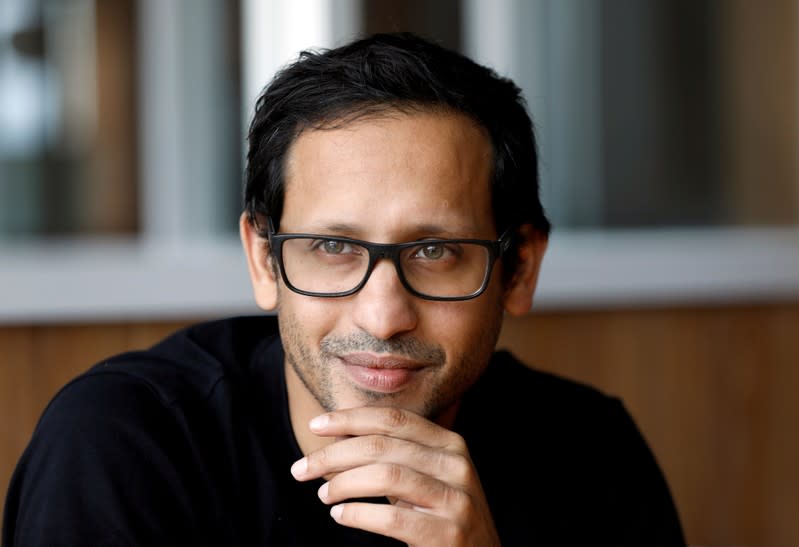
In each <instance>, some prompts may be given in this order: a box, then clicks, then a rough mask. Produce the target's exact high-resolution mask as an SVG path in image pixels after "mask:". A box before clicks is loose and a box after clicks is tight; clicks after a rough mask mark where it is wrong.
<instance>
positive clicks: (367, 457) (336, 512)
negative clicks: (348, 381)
mask: <svg viewBox="0 0 799 547" xmlns="http://www.w3.org/2000/svg"><path fill="white" fill-rule="evenodd" d="M310 428H311V431H313V432H314V433H316V434H317V435H320V436H331V437H339V438H341V440H337V441H336V442H334V443H332V444H330V445H328V446H326V447H324V448H322V449H320V450H317V451H315V452H312V453H310V454H308V456H306V457H305V458H302V459H301V460H299V461H297V462H296V463H295V464H294V465H293V466H292V468H291V472H292V474H293V475H294V477H295V478H296V479H297V480H301V481H306V480H311V479H316V478H319V477H323V476H331V475H332V478H330V480H329V481H328V482H326V483H325V484H323V485H322V487H321V488H320V489H319V498H320V499H321V500H322V501H323V502H324V503H326V504H337V505H333V507H332V508H331V510H330V514H331V515H332V517H333V518H334V519H335V520H336V521H337V522H338V523H340V524H343V525H344V526H350V527H353V528H361V529H363V530H368V531H371V532H375V533H378V534H382V535H384V536H389V537H392V538H395V539H398V540H400V541H404V542H405V543H407V544H408V545H410V546H411V547H413V546H422V545H424V546H425V547H427V546H442V547H443V546H446V547H453V546H454V547H465V546H479V547H491V546H499V538H498V537H497V534H496V530H495V529H494V523H493V520H492V518H491V513H490V511H489V508H488V503H487V502H486V499H485V495H484V494H483V489H482V486H481V485H480V479H479V478H478V476H477V472H476V471H475V469H474V465H473V464H472V461H471V458H470V457H469V453H468V450H467V448H466V443H465V442H464V440H463V438H461V437H460V435H457V434H456V433H453V432H452V431H449V430H447V429H444V428H443V427H440V426H438V425H436V424H434V423H432V422H430V421H428V420H425V419H424V418H422V417H421V416H418V415H416V414H414V413H412V412H409V411H406V410H401V409H397V408H382V407H361V408H352V409H347V410H338V411H334V412H329V413H327V414H322V415H321V416H317V417H316V418H314V419H313V420H311V422H310ZM379 496H386V497H388V499H389V500H391V502H392V503H391V505H385V504H373V503H358V502H349V503H339V502H341V501H343V500H347V499H351V498H363V497H379Z"/></svg>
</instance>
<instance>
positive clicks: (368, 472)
mask: <svg viewBox="0 0 799 547" xmlns="http://www.w3.org/2000/svg"><path fill="white" fill-rule="evenodd" d="M379 496H388V497H389V498H392V499H396V500H400V501H403V502H405V504H406V505H409V506H411V507H412V508H415V509H420V510H428V511H429V512H432V513H436V512H437V508H439V507H447V508H448V510H449V511H450V512H454V513H460V512H461V511H462V510H465V509H466V506H467V504H468V503H469V500H468V496H467V495H466V494H465V493H463V492H462V491H461V490H458V489H455V488H452V487H451V486H449V485H448V484H446V483H444V482H442V481H440V480H438V479H435V478H433V477H430V476H429V475H425V474H423V473H419V472H417V471H414V470H413V469H410V468H408V467H404V466H402V465H395V464H383V463H381V464H371V465H367V466H363V467H357V468H355V469H352V470H349V471H346V472H344V473H341V474H339V475H336V476H335V477H334V478H332V479H331V480H330V481H329V482H326V483H325V484H323V485H322V486H321V488H319V498H320V499H321V500H322V501H323V502H324V503H327V504H332V503H338V502H340V501H344V500H347V499H354V498H363V497H379Z"/></svg>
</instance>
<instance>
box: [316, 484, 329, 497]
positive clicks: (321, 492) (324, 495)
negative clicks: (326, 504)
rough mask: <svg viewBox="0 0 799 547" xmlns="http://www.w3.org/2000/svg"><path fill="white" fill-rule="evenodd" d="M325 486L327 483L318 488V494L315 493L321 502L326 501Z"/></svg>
mask: <svg viewBox="0 0 799 547" xmlns="http://www.w3.org/2000/svg"><path fill="white" fill-rule="evenodd" d="M327 485H328V483H324V484H323V485H322V486H320V487H319V492H317V495H318V496H319V499H320V500H322V501H326V500H327Z"/></svg>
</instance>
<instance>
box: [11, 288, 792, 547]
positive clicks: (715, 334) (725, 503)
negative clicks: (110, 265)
mask: <svg viewBox="0 0 799 547" xmlns="http://www.w3.org/2000/svg"><path fill="white" fill-rule="evenodd" d="M179 326H181V323H152V324H141V323H137V324H113V325H69V326H59V325H52V326H20V327H5V328H0V489H2V491H3V493H5V489H6V487H7V483H8V478H9V476H10V474H11V471H12V469H13V466H14V464H15V462H16V460H17V458H18V457H19V455H20V453H21V452H22V450H23V448H24V446H25V444H26V442H27V441H28V439H29V437H30V434H31V432H32V430H33V427H34V425H35V422H36V420H37V418H38V416H39V414H40V413H41V411H42V409H43V408H44V406H45V404H46V403H47V401H48V400H49V399H50V398H51V397H52V395H53V394H54V393H55V391H56V390H57V389H58V388H59V387H60V386H62V385H63V384H64V383H65V382H66V381H67V380H69V379H70V378H72V377H73V376H74V375H76V374H78V373H79V372H80V371H82V370H85V369H86V368H88V366H90V365H91V364H92V363H93V362H95V361H97V360H99V359H101V358H103V357H105V356H108V355H110V354H113V353H116V352H119V351H122V350H125V349H132V348H139V347H144V346H147V345H149V344H151V343H152V342H154V341H156V340H157V339H159V338H161V337H162V336H163V335H165V334H166V333H168V332H170V331H172V330H174V329H175V328H177V327H179ZM501 345H503V346H505V347H509V348H511V349H513V350H514V351H515V352H516V354H517V355H518V356H519V357H521V358H522V359H523V360H525V361H526V362H528V363H529V364H532V365H534V366H536V367H537V368H541V369H545V370H550V371H554V372H557V373H559V374H562V375H565V376H568V377H571V378H575V379H579V380H582V381H586V382H589V383H592V384H594V385H596V386H598V387H599V388H601V389H603V390H605V391H606V392H608V393H611V394H615V395H618V396H620V397H622V398H623V399H624V401H625V403H626V404H627V407H628V409H629V410H630V411H631V412H632V414H633V416H634V417H635V419H636V420H637V422H638V424H639V426H640V427H641V429H642V431H643V433H644V435H645V436H646V438H647V439H648V440H649V442H650V444H651V446H652V447H653V449H654V451H655V453H656V455H657V457H658V459H659V461H660V463H661V465H662V466H663V468H664V471H665V473H666V475H667V478H668V480H669V483H670V484H671V487H672V491H673V493H674V496H675V499H676V502H677V506H678V509H679V511H680V514H681V516H682V519H683V523H684V526H685V529H686V533H687V536H688V540H689V542H690V543H693V544H701V545H708V546H713V545H716V546H729V545H756V546H762V547H771V546H774V547H777V546H785V545H799V522H798V521H797V520H796V518H795V517H796V515H799V466H797V465H796V461H798V460H799V435H797V432H799V397H796V396H795V394H796V393H797V392H799V303H794V304H781V305H767V306H766V305H764V306H749V307H719V308H702V309H684V308H681V309H649V310H620V311H591V312H581V311H570V312H558V313H539V314H533V315H530V316H527V317H524V318H521V319H514V320H509V321H508V322H507V323H506V327H505V330H504V331H503V334H502V339H501Z"/></svg>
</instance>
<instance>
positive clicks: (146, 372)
mask: <svg viewBox="0 0 799 547" xmlns="http://www.w3.org/2000/svg"><path fill="white" fill-rule="evenodd" d="M267 319H271V318H267ZM271 323H272V321H269V320H267V321H264V320H261V319H232V320H225V321H218V322H214V323H205V324H200V325H196V326H193V327H189V328H187V329H184V330H182V331H180V332H177V333H175V334H174V335H172V336H170V337H169V338H167V339H166V340H164V341H162V342H161V343H159V344H157V345H156V346H154V347H153V348H150V349H148V350H145V351H138V352H131V353H126V354H123V355H119V356H115V357H112V358H109V359H107V360H105V361H103V362H101V363H99V364H98V365H96V366H95V367H93V368H92V369H90V370H89V371H88V372H86V373H85V374H82V375H80V376H79V377H77V378H75V379H74V380H73V381H71V382H70V383H69V384H67V385H66V386H65V387H64V388H62V389H61V391H60V392H59V393H58V394H57V395H56V396H55V397H54V398H53V399H52V400H51V402H50V404H49V405H48V407H47V409H46V410H45V411H44V413H43V414H42V417H41V418H40V420H39V423H38V425H37V426H36V430H35V432H34V435H33V438H32V439H31V441H30V443H29V445H28V447H27V449H26V451H25V453H24V454H23V456H22V458H21V459H20V461H19V464H18V466H17V469H16V471H15V473H14V477H13V478H12V482H11V485H10V488H9V493H8V496H7V506H6V519H5V525H6V529H5V532H4V533H6V534H8V536H9V537H13V536H15V535H16V536H18V538H27V539H29V540H30V542H31V544H32V543H33V542H34V539H33V538H34V537H36V538H39V539H41V540H42V544H46V543H48V542H49V540H48V539H46V538H51V537H63V534H67V535H69V534H75V537H80V536H85V534H87V533H90V534H92V535H93V536H96V537H101V538H105V539H107V540H108V544H114V543H113V542H114V541H115V540H116V538H118V537H124V538H127V539H128V540H132V538H136V539H135V540H132V542H133V544H155V543H158V542H161V541H166V539H165V538H169V540H170V542H171V543H182V542H183V540H186V541H188V542H189V543H191V542H193V540H190V538H193V537H194V535H193V534H197V533H199V532H198V530H201V529H203V528H202V526H201V524H203V523H204V524H208V523H210V522H212V520H213V519H212V518H211V517H212V515H213V514H214V511H215V509H214V508H217V509H220V510H221V507H217V505H218V503H217V502H216V501H215V500H216V498H215V497H214V496H211V495H210V494H209V493H211V492H216V491H217V490H218V489H219V488H221V487H220V486H219V484H223V485H224V484H227V483H228V482H229V477H230V473H229V472H228V471H229V469H228V468H235V463H229V461H228V460H229V458H230V455H231V451H230V450H228V448H230V447H229V446H227V445H225V444H224V443H225V442H226V439H227V437H226V436H225V435H226V433H229V432H230V431H232V430H233V428H234V424H239V425H240V422H241V412H239V413H236V412H231V411H230V409H231V408H233V405H235V404H236V402H235V399H236V398H235V396H234V390H235V389H234V388H235V386H236V385H239V384H242V385H246V383H247V382H246V378H247V377H248V374H249V371H248V369H249V368H250V367H251V366H252V365H251V362H252V361H254V360H257V359H258V355H259V354H260V353H261V349H262V348H263V347H264V344H268V341H269V339H270V330H269V328H270V326H271ZM231 386H234V387H231ZM228 437H229V435H228ZM219 477H222V479H220V478H219ZM200 500H204V501H200ZM212 509H214V510H212ZM154 514H158V515H162V516H163V518H162V519H158V520H157V521H156V520H154V519H152V515H154ZM209 526H210V525H209ZM51 534H52V536H51ZM145 538H146V539H145ZM153 538H161V539H159V540H157V541H156V542H155V543H153V541H152V539H153ZM181 538H182V539H181ZM187 538H188V539H187ZM195 539H197V540H198V541H197V542H196V543H197V544H199V543H200V542H199V538H195ZM20 541H21V542H22V543H25V540H23V539H20ZM79 542H80V540H77V542H76V543H75V544H77V543H79ZM67 543H68V541H67ZM100 543H103V541H100ZM25 544H28V543H25ZM103 544H105V543H103Z"/></svg>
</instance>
